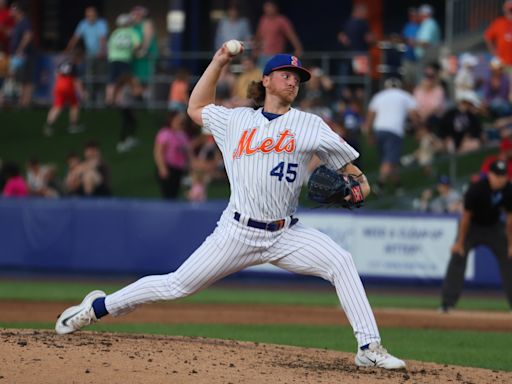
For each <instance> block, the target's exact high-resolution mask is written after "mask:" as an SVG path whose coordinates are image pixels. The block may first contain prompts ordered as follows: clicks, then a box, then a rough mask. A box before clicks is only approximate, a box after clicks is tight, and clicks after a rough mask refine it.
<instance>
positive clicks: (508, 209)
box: [440, 161, 512, 312]
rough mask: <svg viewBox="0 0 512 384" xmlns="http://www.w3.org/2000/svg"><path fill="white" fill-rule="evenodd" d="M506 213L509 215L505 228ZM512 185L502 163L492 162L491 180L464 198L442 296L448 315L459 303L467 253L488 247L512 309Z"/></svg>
mask: <svg viewBox="0 0 512 384" xmlns="http://www.w3.org/2000/svg"><path fill="white" fill-rule="evenodd" d="M503 213H504V214H505V215H506V219H505V220H506V223H505V225H504V223H503V220H502V219H501V218H502V217H503ZM511 213H512V185H511V184H510V182H509V181H508V178H507V165H506V164H505V163H504V162H503V161H496V162H494V163H492V165H491V166H490V169H489V174H488V177H487V178H485V179H483V180H480V181H478V182H476V183H473V184H471V185H470V186H469V188H468V190H467V191H466V193H465V195H464V211H463V213H462V217H461V218H460V222H459V229H458V233H457V239H456V241H455V243H454V244H453V246H452V247H451V250H450V253H451V257H450V261H449V264H448V268H447V271H446V276H445V278H444V282H443V288H442V294H441V308H440V310H441V311H442V312H449V311H450V310H451V309H452V308H454V307H455V305H456V304H457V301H458V300H459V297H460V294H461V291H462V288H463V285H464V272H465V270H466V264H467V260H468V253H469V251H471V250H472V249H473V248H475V247H477V246H479V245H484V246H487V247H488V248H489V249H490V250H491V251H492V253H493V254H494V256H495V257H496V260H497V261H498V265H499V267H500V271H501V277H502V284H503V287H504V291H505V294H506V296H507V300H508V304H509V306H510V308H511V309H512V247H511V246H510V244H511V243H512V215H511Z"/></svg>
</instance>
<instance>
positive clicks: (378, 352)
mask: <svg viewBox="0 0 512 384" xmlns="http://www.w3.org/2000/svg"><path fill="white" fill-rule="evenodd" d="M355 363H356V365H357V366H358V367H379V368H384V369H404V368H405V362H404V361H403V360H400V359H397V358H396V357H395V356H393V355H391V354H389V353H388V351H386V349H385V348H384V347H383V346H382V345H380V344H379V343H377V342H373V343H371V344H370V346H369V348H368V349H365V350H362V349H359V350H358V351H357V354H356V357H355Z"/></svg>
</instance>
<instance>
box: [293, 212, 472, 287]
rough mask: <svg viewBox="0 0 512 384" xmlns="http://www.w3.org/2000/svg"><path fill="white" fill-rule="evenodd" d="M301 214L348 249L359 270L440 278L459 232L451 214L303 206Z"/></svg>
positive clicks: (366, 273)
mask: <svg viewBox="0 0 512 384" xmlns="http://www.w3.org/2000/svg"><path fill="white" fill-rule="evenodd" d="M300 219H301V221H302V222H303V223H304V224H306V225H309V226H312V227H314V228H316V229H318V230H319V231H321V232H324V233H325V234H327V235H329V236H330V237H331V238H332V239H333V240H334V241H335V242H337V243H338V244H339V245H341V246H342V247H343V248H344V249H346V250H347V251H349V252H350V253H351V254H352V257H353V258H354V261H355V264H356V266H357V270H358V271H359V273H360V274H361V275H364V276H372V277H391V278H436V279H442V278H443V277H444V275H445V271H446V267H447V265H448V260H449V258H450V247H451V246H452V244H453V242H454V241H455V237H456V233H457V219H456V218H453V217H446V218H444V217H429V216H425V215H422V216H380V215H375V216H373V215H371V216H370V215H352V214H343V213H333V214H330V213H322V214H319V213H306V212H302V213H301V215H300ZM468 261H469V263H468V269H467V271H466V278H469V279H471V278H473V277H474V263H473V262H472V260H468Z"/></svg>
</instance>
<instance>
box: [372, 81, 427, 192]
mask: <svg viewBox="0 0 512 384" xmlns="http://www.w3.org/2000/svg"><path fill="white" fill-rule="evenodd" d="M401 86H402V84H401V82H400V80H398V79H396V78H389V79H387V80H386V81H385V82H384V87H385V89H384V90H382V91H380V92H378V93H377V94H375V96H373V97H372V99H371V100H370V105H369V106H368V116H367V119H366V123H365V131H366V133H367V135H368V140H369V142H370V144H374V143H375V140H376V143H377V150H378V153H379V160H380V167H379V178H378V181H377V188H376V189H377V191H376V192H379V191H382V189H383V187H384V185H385V184H386V183H388V182H391V183H392V184H393V185H394V186H395V188H399V187H400V174H399V170H398V167H399V166H400V156H401V154H402V145H403V137H404V135H405V123H406V120H407V117H410V118H411V119H412V120H413V122H414V123H416V122H417V121H418V115H417V105H416V101H415V100H414V98H413V97H412V95H411V94H410V93H408V92H406V91H404V90H402V89H400V88H401ZM374 132H375V135H376V138H375V137H374Z"/></svg>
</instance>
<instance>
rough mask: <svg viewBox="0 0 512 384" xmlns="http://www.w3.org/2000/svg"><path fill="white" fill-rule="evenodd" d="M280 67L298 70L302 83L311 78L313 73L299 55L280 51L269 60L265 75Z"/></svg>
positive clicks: (264, 71)
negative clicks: (303, 64)
mask: <svg viewBox="0 0 512 384" xmlns="http://www.w3.org/2000/svg"><path fill="white" fill-rule="evenodd" d="M280 69H289V70H292V71H295V72H297V74H298V75H299V78H300V82H301V83H304V82H306V81H308V80H309V79H310V78H311V73H309V71H308V70H307V69H306V68H304V67H303V66H302V63H301V62H300V60H299V59H298V58H297V56H293V55H288V54H286V53H279V54H277V55H275V56H273V57H272V58H271V59H270V60H269V61H267V64H266V65H265V68H264V69H263V75H264V76H268V75H270V73H271V72H274V71H277V70H280Z"/></svg>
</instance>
